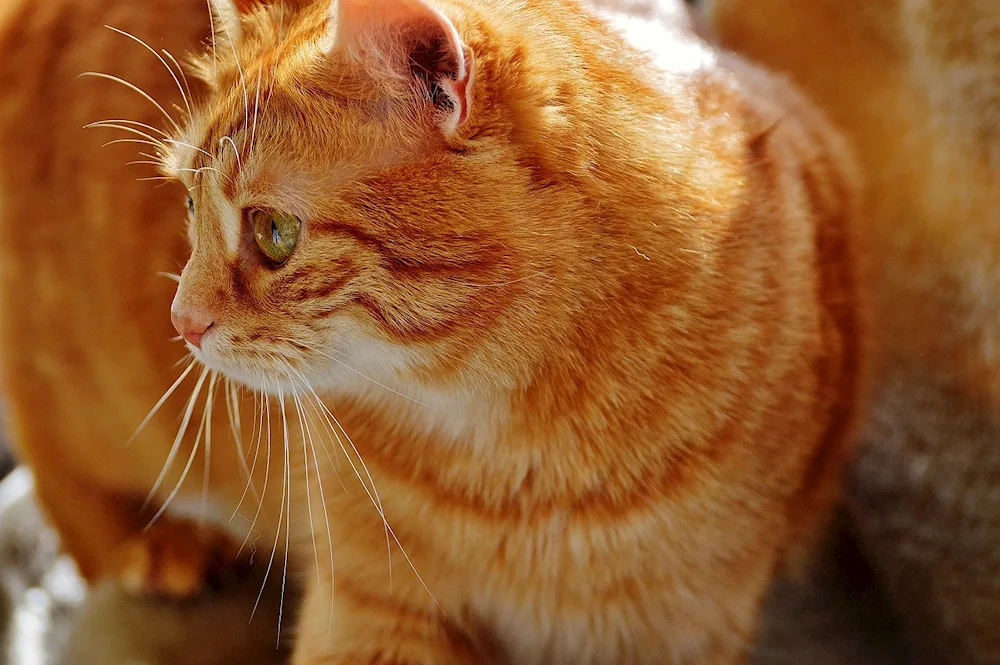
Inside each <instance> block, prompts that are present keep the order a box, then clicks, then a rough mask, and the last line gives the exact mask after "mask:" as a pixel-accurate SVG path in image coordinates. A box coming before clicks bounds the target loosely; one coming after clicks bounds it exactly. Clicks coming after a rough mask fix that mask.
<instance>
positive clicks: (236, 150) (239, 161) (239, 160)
mask: <svg viewBox="0 0 1000 665" xmlns="http://www.w3.org/2000/svg"><path fill="white" fill-rule="evenodd" d="M226 141H229V143H230V145H232V146H233V152H234V153H235V154H236V165H237V166H238V167H239V169H240V171H241V172H242V171H243V160H242V158H241V157H240V151H239V148H237V147H236V141H234V140H233V139H232V137H230V136H223V137H222V138H221V139H219V143H221V144H222V149H223V150H224V149H225V147H226V145H225V144H226Z"/></svg>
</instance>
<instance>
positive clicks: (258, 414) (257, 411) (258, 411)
mask: <svg viewBox="0 0 1000 665" xmlns="http://www.w3.org/2000/svg"><path fill="white" fill-rule="evenodd" d="M266 399H267V396H266V395H263V394H262V393H258V394H256V395H255V399H254V432H251V434H250V438H251V439H254V449H253V462H252V463H251V464H250V470H249V471H248V472H247V483H246V486H245V487H244V488H243V495H242V496H240V500H239V503H237V504H236V510H234V511H233V514H232V516H231V517H230V518H229V521H230V522H231V521H233V520H234V519H235V518H236V515H237V514H238V513H239V512H240V508H241V507H242V506H243V502H244V501H245V500H246V498H247V493H248V492H249V491H250V490H251V488H253V495H254V498H256V499H257V505H258V506H260V505H261V502H262V497H261V496H260V495H258V494H257V488H256V487H255V486H254V485H253V476H254V471H256V470H257V458H258V456H259V455H260V449H261V445H262V443H261V441H262V439H263V438H264V405H263V400H266ZM268 425H269V426H270V423H268ZM264 482H265V484H266V483H267V478H265V479H264Z"/></svg>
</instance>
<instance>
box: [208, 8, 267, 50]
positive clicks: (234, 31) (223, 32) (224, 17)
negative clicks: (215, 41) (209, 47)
mask: <svg viewBox="0 0 1000 665" xmlns="http://www.w3.org/2000/svg"><path fill="white" fill-rule="evenodd" d="M208 4H209V7H210V8H211V11H212V22H213V26H214V28H215V35H216V38H222V39H225V40H226V41H228V42H232V43H233V44H238V43H239V41H240V39H242V38H243V21H242V20H241V19H240V17H241V16H243V15H245V14H249V13H250V12H251V11H253V10H254V9H255V8H256V7H257V6H259V5H260V2H259V0H208Z"/></svg>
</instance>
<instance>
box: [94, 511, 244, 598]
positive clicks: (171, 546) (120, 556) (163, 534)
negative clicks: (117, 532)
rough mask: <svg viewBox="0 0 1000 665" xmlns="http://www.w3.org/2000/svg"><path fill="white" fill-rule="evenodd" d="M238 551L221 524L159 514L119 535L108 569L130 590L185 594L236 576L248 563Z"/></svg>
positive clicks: (133, 591) (189, 594) (172, 594)
mask: <svg viewBox="0 0 1000 665" xmlns="http://www.w3.org/2000/svg"><path fill="white" fill-rule="evenodd" d="M239 554H240V548H239V544H238V543H236V541H235V540H234V539H233V538H232V537H231V536H230V535H229V534H228V533H226V532H225V531H223V530H222V529H220V528H218V527H215V526H213V525H207V524H206V525H200V524H198V523H197V522H193V521H188V520H184V519H175V518H171V517H169V516H168V515H163V516H162V517H160V519H159V520H157V521H156V522H155V523H154V524H152V525H151V526H149V528H143V530H141V531H140V532H138V533H136V534H133V535H131V536H129V537H128V538H126V539H125V541H124V542H123V543H122V544H121V546H120V547H119V548H118V549H117V551H116V552H115V556H114V558H113V560H112V562H111V567H110V574H111V576H112V577H113V578H114V579H116V580H117V581H118V582H119V584H121V586H122V587H123V588H124V589H125V590H126V591H129V592H131V593H134V594H149V595H157V596H169V597H173V598H188V597H193V596H196V595H198V594H199V593H201V592H202V591H203V590H204V589H205V588H206V587H207V588H220V587H222V586H225V585H226V584H227V583H228V582H230V581H235V580H238V579H241V578H242V577H243V576H244V575H245V574H246V573H247V572H248V571H249V565H248V563H247V562H246V560H245V559H244V560H240V558H239Z"/></svg>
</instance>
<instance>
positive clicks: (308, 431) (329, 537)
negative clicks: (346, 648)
mask: <svg viewBox="0 0 1000 665" xmlns="http://www.w3.org/2000/svg"><path fill="white" fill-rule="evenodd" d="M286 365H288V369H289V370H290V371H294V370H293V369H292V367H291V366H290V365H289V364H288V363H287V361H286ZM293 380H294V379H293ZM292 396H293V397H294V398H295V409H296V411H297V412H298V413H299V422H300V424H301V423H302V422H305V423H306V427H305V429H304V436H303V440H302V448H303V454H304V455H305V465H304V466H305V468H306V500H307V502H308V500H309V494H308V492H309V489H308V488H309V453H308V452H307V451H306V449H305V444H306V439H308V441H309V447H310V448H311V449H312V456H313V468H314V469H315V470H316V484H317V486H318V487H319V500H320V504H321V505H322V506H323V516H324V518H325V520H326V541H327V552H328V553H329V555H330V616H329V622H328V624H327V632H328V633H329V632H330V631H332V630H333V605H334V598H335V597H336V589H337V583H336V573H335V571H336V566H335V565H334V560H333V534H332V531H331V528H330V512H329V510H328V508H327V503H326V492H325V491H324V490H323V474H322V473H321V472H320V466H319V455H317V454H316V443H315V441H314V440H313V435H312V428H310V427H308V421H309V416H308V414H305V413H304V410H303V408H302V401H301V398H300V397H299V396H298V395H296V394H294V393H293V394H292ZM313 410H314V411H315V407H313ZM309 527H310V529H311V530H312V532H313V554H314V556H315V558H316V580H317V582H321V581H322V579H321V576H320V571H319V553H318V551H317V547H316V527H315V525H314V524H313V521H312V508H311V507H310V509H309Z"/></svg>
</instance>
